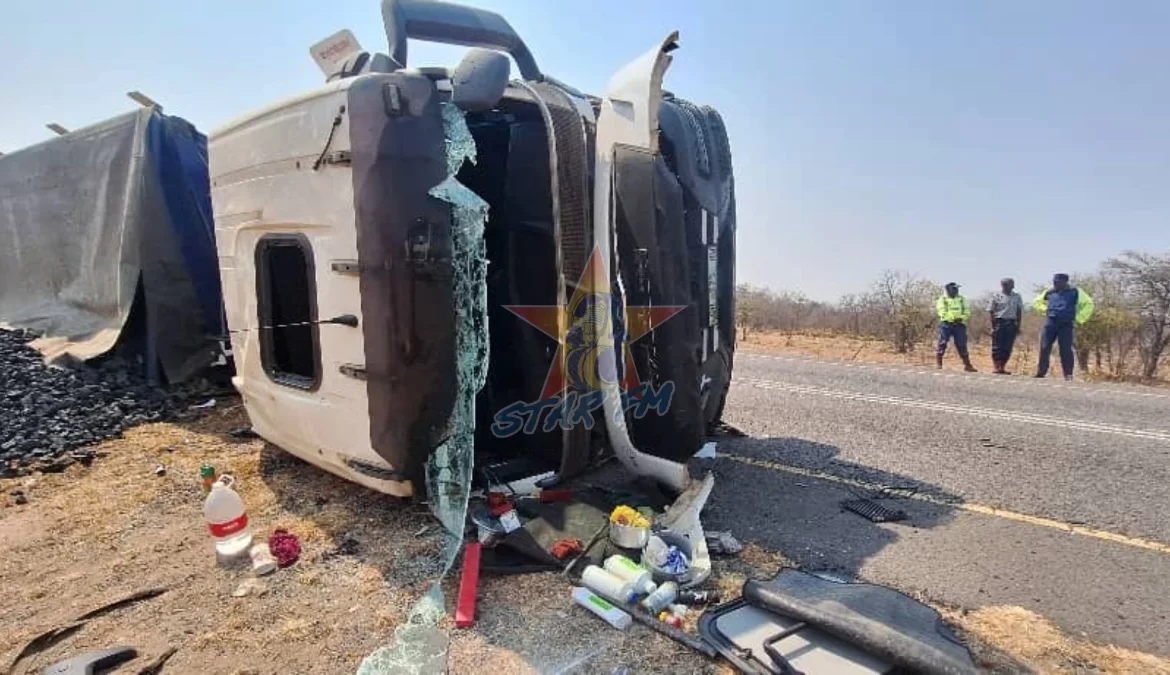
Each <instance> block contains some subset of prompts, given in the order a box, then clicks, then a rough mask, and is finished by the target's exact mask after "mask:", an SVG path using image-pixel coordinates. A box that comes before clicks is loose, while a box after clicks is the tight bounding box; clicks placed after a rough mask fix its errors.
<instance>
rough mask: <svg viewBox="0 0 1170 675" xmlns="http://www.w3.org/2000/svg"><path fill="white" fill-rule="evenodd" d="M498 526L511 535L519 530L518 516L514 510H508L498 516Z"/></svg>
mask: <svg viewBox="0 0 1170 675" xmlns="http://www.w3.org/2000/svg"><path fill="white" fill-rule="evenodd" d="M500 525H501V526H502V527H503V528H504V532H505V533H507V534H511V533H513V532H515V531H516V530H519V529H520V516H518V515H516V509H513V508H511V507H509V508H508V510H507V511H505V512H504V513H503V514H501V515H500Z"/></svg>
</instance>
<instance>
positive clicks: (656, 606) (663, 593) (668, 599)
mask: <svg viewBox="0 0 1170 675" xmlns="http://www.w3.org/2000/svg"><path fill="white" fill-rule="evenodd" d="M677 595H678V584H676V583H674V582H673V581H667V582H666V583H664V584H662V585H661V586H659V587H658V590H656V591H654V592H653V593H651V594H650V595H648V596H646V599H645V600H643V601H642V606H643V607H645V608H646V609H648V610H650V613H651V614H654V615H655V616H657V615H658V613H659V612H661V611H662V610H664V609H666V608H667V606H669V605H670V604H671V603H673V602H674V598H675V597H676V596H677Z"/></svg>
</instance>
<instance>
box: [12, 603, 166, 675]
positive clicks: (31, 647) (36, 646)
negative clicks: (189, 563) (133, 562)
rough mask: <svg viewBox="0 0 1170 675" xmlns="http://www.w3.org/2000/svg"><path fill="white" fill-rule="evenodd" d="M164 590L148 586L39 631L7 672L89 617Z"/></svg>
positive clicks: (83, 622)
mask: <svg viewBox="0 0 1170 675" xmlns="http://www.w3.org/2000/svg"><path fill="white" fill-rule="evenodd" d="M166 592H167V589H165V588H149V589H147V590H145V591H139V592H137V593H134V594H133V595H128V596H126V597H124V598H122V599H120V600H115V601H113V602H110V603H107V604H105V605H102V606H101V607H98V608H97V609H94V610H91V611H88V612H86V613H85V614H82V615H81V616H79V617H77V618H76V619H74V620H73V621H72V622H70V623H68V624H66V625H64V626H60V627H58V628H53V629H51V630H47V631H45V632H44V633H41V634H40V635H37V636H36V637H34V638H33V639H32V640H29V641H28V642H27V643H26V644H25V645H24V647H22V648H21V650H20V651H19V652H18V653H17V654H16V658H14V659H13V660H12V663H11V664H9V666H8V671H7V672H10V673H13V672H16V665H17V664H18V663H20V662H21V661H22V660H24V659H26V658H28V657H30V656H32V655H34V654H39V653H41V652H43V651H45V650H47V649H49V648H51V647H53V646H54V645H56V644H57V643H59V642H61V641H62V640H64V639H65V638H67V637H69V636H70V635H73V634H74V633H76V632H77V631H79V630H81V629H82V628H83V627H84V626H85V624H86V623H88V622H89V621H90V620H91V619H96V618H98V617H99V616H104V615H106V614H109V613H110V612H112V611H114V610H116V609H122V608H123V607H129V606H130V605H135V604H138V603H139V602H143V601H145V600H150V599H152V598H157V597H158V596H160V595H162V594H163V593H166Z"/></svg>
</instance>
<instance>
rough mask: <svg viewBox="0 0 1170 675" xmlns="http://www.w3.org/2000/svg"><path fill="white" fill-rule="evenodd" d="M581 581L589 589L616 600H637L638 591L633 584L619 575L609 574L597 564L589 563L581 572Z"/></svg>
mask: <svg viewBox="0 0 1170 675" xmlns="http://www.w3.org/2000/svg"><path fill="white" fill-rule="evenodd" d="M581 583H582V584H585V586H587V587H588V588H589V590H591V591H594V592H596V593H600V594H601V595H603V596H605V597H607V598H609V599H611V600H617V601H618V602H637V601H638V593H637V591H635V590H634V585H633V584H631V583H630V582H628V581H625V580H624V579H622V578H621V577H619V576H616V575H613V574H610V573H609V572H606V571H605V570H603V569H601V568H600V567H598V566H597V565H590V566H588V567H586V568H585V571H584V572H582V573H581Z"/></svg>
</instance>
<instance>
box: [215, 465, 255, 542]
mask: <svg viewBox="0 0 1170 675" xmlns="http://www.w3.org/2000/svg"><path fill="white" fill-rule="evenodd" d="M235 483H236V480H235V479H234V478H232V477H231V476H226V475H225V476H220V478H219V480H217V481H215V484H214V485H212V486H211V493H210V494H208V495H207V501H205V502H204V503H203V519H204V520H206V521H207V529H208V530H209V531H210V532H211V538H212V539H214V540H215V552H216V553H218V554H220V555H221V556H226V557H233V556H237V555H239V554H241V553H243V552H244V551H247V550H248V547H249V546H250V545H251V544H252V530H251V528H250V527H248V513H247V512H246V511H245V510H244V500H243V499H240V495H238V494H236V491H235V490H233V489H232V486H233V485H235Z"/></svg>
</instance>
